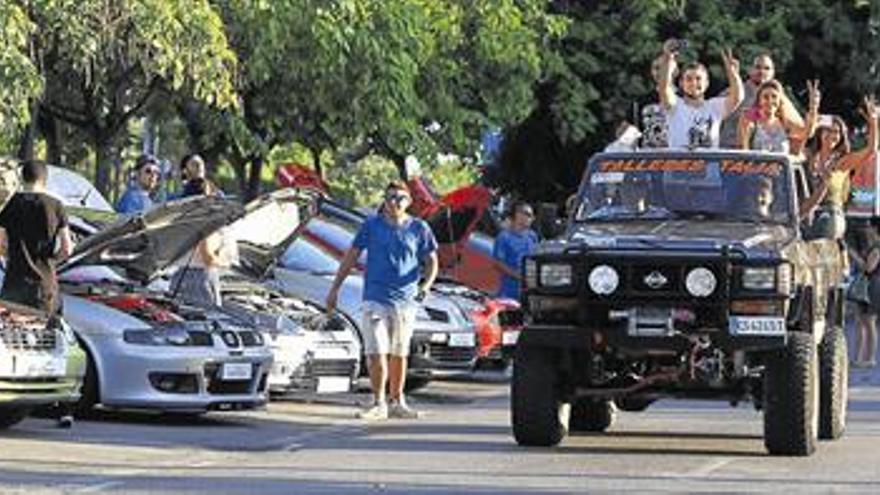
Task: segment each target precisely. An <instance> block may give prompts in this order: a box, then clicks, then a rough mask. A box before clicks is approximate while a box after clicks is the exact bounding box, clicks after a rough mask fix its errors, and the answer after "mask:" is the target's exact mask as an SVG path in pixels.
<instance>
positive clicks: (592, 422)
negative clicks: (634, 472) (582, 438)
mask: <svg viewBox="0 0 880 495" xmlns="http://www.w3.org/2000/svg"><path fill="white" fill-rule="evenodd" d="M616 415H617V410H616V408H615V406H614V402H613V401H610V400H607V399H592V398H582V399H578V400H576V401H574V402H573V403H572V404H571V418H570V419H569V422H568V428H569V429H570V430H571V431H572V432H575V431H589V432H603V431H605V430H607V429H608V428H609V427H610V426H611V425H612V424H614V418H615V416H616Z"/></svg>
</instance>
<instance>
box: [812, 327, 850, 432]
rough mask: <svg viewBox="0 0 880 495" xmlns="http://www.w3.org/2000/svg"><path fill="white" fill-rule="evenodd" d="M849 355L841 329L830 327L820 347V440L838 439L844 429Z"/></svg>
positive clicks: (847, 394)
mask: <svg viewBox="0 0 880 495" xmlns="http://www.w3.org/2000/svg"><path fill="white" fill-rule="evenodd" d="M848 386H849V356H847V347H846V337H845V336H844V334H843V329H841V328H840V327H832V328H831V329H830V330H829V331H828V332H826V333H825V337H824V338H823V339H822V343H821V344H820V345H819V439H820V440H837V439H838V438H840V437H841V436H843V432H844V430H845V429H846V411H847V399H848V396H849V393H848Z"/></svg>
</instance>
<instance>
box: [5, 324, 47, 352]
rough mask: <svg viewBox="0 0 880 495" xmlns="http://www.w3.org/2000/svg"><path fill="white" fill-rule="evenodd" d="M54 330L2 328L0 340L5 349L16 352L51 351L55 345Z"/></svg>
mask: <svg viewBox="0 0 880 495" xmlns="http://www.w3.org/2000/svg"><path fill="white" fill-rule="evenodd" d="M57 334H58V332H57V331H56V330H55V329H54V328H39V329H27V328H8V327H7V328H2V329H0V339H2V341H3V345H5V346H6V348H7V349H10V350H16V351H52V350H55V346H56V344H57V339H58V336H57Z"/></svg>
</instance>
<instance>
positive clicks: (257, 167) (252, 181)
mask: <svg viewBox="0 0 880 495" xmlns="http://www.w3.org/2000/svg"><path fill="white" fill-rule="evenodd" d="M263 162H264V158H263V157H262V156H253V157H251V160H250V164H251V166H250V170H249V172H250V173H249V174H248V182H247V190H246V191H245V194H244V199H245V201H246V202H247V201H250V200H252V199H254V198H256V197H257V196H259V195H260V181H261V178H262V175H263Z"/></svg>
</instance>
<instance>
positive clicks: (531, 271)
mask: <svg viewBox="0 0 880 495" xmlns="http://www.w3.org/2000/svg"><path fill="white" fill-rule="evenodd" d="M806 194H808V186H807V185H806V180H805V178H804V171H803V169H802V168H801V165H800V164H798V163H796V162H795V161H793V160H792V159H790V158H789V157H787V156H784V155H777V154H765V153H753V152H738V151H693V152H691V151H680V152H679V151H652V152H641V151H635V152H628V153H602V154H598V155H595V156H594V157H593V158H592V159H591V160H590V161H589V165H588V167H587V170H586V172H585V175H584V179H583V181H582V184H581V187H580V191H579V206H578V208H577V209H576V211H575V212H574V213H573V215H572V217H571V218H570V220H569V223H568V226H567V228H566V232H565V234H564V235H562V236H561V237H560V238H558V239H557V240H553V241H549V242H545V243H543V244H541V245H540V247H539V248H538V251H537V252H536V254H534V255H533V256H530V257H528V258H527V259H526V260H525V262H524V267H523V276H524V279H525V282H524V290H523V296H522V303H523V308H524V309H525V311H526V325H525V328H524V329H523V331H522V333H521V335H520V337H519V341H518V344H517V351H516V357H515V360H514V374H513V382H512V399H511V409H512V422H513V434H514V437H515V438H516V441H517V442H518V443H520V444H522V445H543V446H550V445H556V444H558V443H559V442H560V441H561V440H562V438H563V437H564V436H565V435H566V434H567V433H568V431H594V432H601V431H604V430H605V429H607V428H608V427H609V426H610V425H611V424H612V422H613V420H614V416H615V414H616V412H617V410H623V411H642V410H644V409H646V408H647V407H648V406H649V405H650V404H651V403H652V402H654V401H655V400H657V399H659V398H664V397H672V398H698V399H715V400H725V401H729V402H730V403H731V404H732V405H736V404H737V403H739V402H741V401H751V402H753V403H754V405H755V407H757V408H758V409H763V413H764V443H765V445H766V447H767V450H768V451H769V452H770V453H771V454H779V455H809V454H811V453H812V452H813V451H814V450H815V448H816V443H817V439H836V438H839V437H840V436H841V435H842V433H843V430H844V427H845V416H846V408H847V374H848V369H847V367H848V359H847V349H846V341H845V339H844V333H843V314H844V312H843V290H842V283H843V279H844V275H845V273H846V271H847V259H846V254H845V252H844V251H843V250H842V248H841V245H840V243H839V242H838V241H836V240H833V239H824V238H816V236H815V235H813V233H812V232H811V229H810V228H809V227H808V226H806V225H804V224H802V222H801V221H800V220H799V215H798V207H797V205H798V201H799V199H803V198H804V197H805V195H806Z"/></svg>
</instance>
